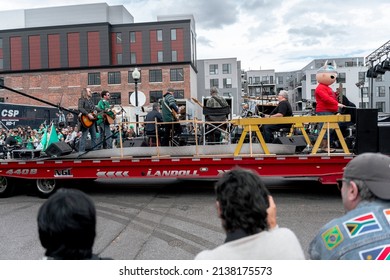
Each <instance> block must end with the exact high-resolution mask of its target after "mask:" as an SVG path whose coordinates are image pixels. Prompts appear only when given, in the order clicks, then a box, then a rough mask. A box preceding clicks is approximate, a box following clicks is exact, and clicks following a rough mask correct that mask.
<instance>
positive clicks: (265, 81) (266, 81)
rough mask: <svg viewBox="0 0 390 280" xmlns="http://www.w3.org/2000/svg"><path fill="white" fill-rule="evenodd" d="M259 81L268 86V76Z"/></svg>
mask: <svg viewBox="0 0 390 280" xmlns="http://www.w3.org/2000/svg"><path fill="white" fill-rule="evenodd" d="M261 81H262V82H263V83H265V84H269V83H270V82H269V77H268V75H267V76H261Z"/></svg>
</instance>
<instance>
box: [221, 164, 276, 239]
mask: <svg viewBox="0 0 390 280" xmlns="http://www.w3.org/2000/svg"><path fill="white" fill-rule="evenodd" d="M215 193H216V196H217V202H216V203H217V210H218V214H219V217H220V218H221V220H222V226H223V227H224V229H225V231H226V232H232V231H234V230H237V229H242V230H244V231H245V232H246V233H247V234H255V233H257V232H260V231H262V230H264V229H267V228H268V225H267V208H268V207H269V202H268V196H269V191H268V190H267V188H266V187H265V185H264V183H263V181H262V180H261V178H260V176H259V175H257V174H256V173H254V172H253V171H250V170H245V169H240V168H237V169H233V170H230V171H229V172H227V173H225V174H224V175H223V176H222V177H221V178H220V179H219V180H218V182H217V183H216V185H215Z"/></svg>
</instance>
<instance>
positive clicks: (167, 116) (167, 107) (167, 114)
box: [161, 88, 181, 146]
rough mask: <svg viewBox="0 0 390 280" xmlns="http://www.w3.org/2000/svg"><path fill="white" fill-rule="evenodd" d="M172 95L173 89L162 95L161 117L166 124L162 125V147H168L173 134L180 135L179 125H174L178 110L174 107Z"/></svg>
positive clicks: (174, 102)
mask: <svg viewBox="0 0 390 280" xmlns="http://www.w3.org/2000/svg"><path fill="white" fill-rule="evenodd" d="M173 93H174V89H173V88H168V90H167V93H165V94H164V96H163V99H162V104H161V107H162V116H163V121H164V122H166V124H164V137H163V139H162V141H161V145H162V146H169V142H170V141H171V139H172V136H173V133H174V132H178V133H179V134H180V133H181V126H180V124H179V123H174V122H177V121H178V119H177V118H176V116H177V115H178V113H179V108H178V107H177V105H176V100H175V98H174V97H173Z"/></svg>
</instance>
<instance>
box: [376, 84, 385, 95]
mask: <svg viewBox="0 0 390 280" xmlns="http://www.w3.org/2000/svg"><path fill="white" fill-rule="evenodd" d="M376 96H377V97H385V87H384V86H379V87H376Z"/></svg>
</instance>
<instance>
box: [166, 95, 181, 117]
mask: <svg viewBox="0 0 390 280" xmlns="http://www.w3.org/2000/svg"><path fill="white" fill-rule="evenodd" d="M163 103H164V105H165V107H166V108H168V110H169V111H170V112H171V114H172V117H173V118H174V120H176V121H178V120H180V119H179V117H180V114H178V113H176V111H175V110H172V108H171V107H169V106H168V105H167V103H165V99H164V98H163Z"/></svg>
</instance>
